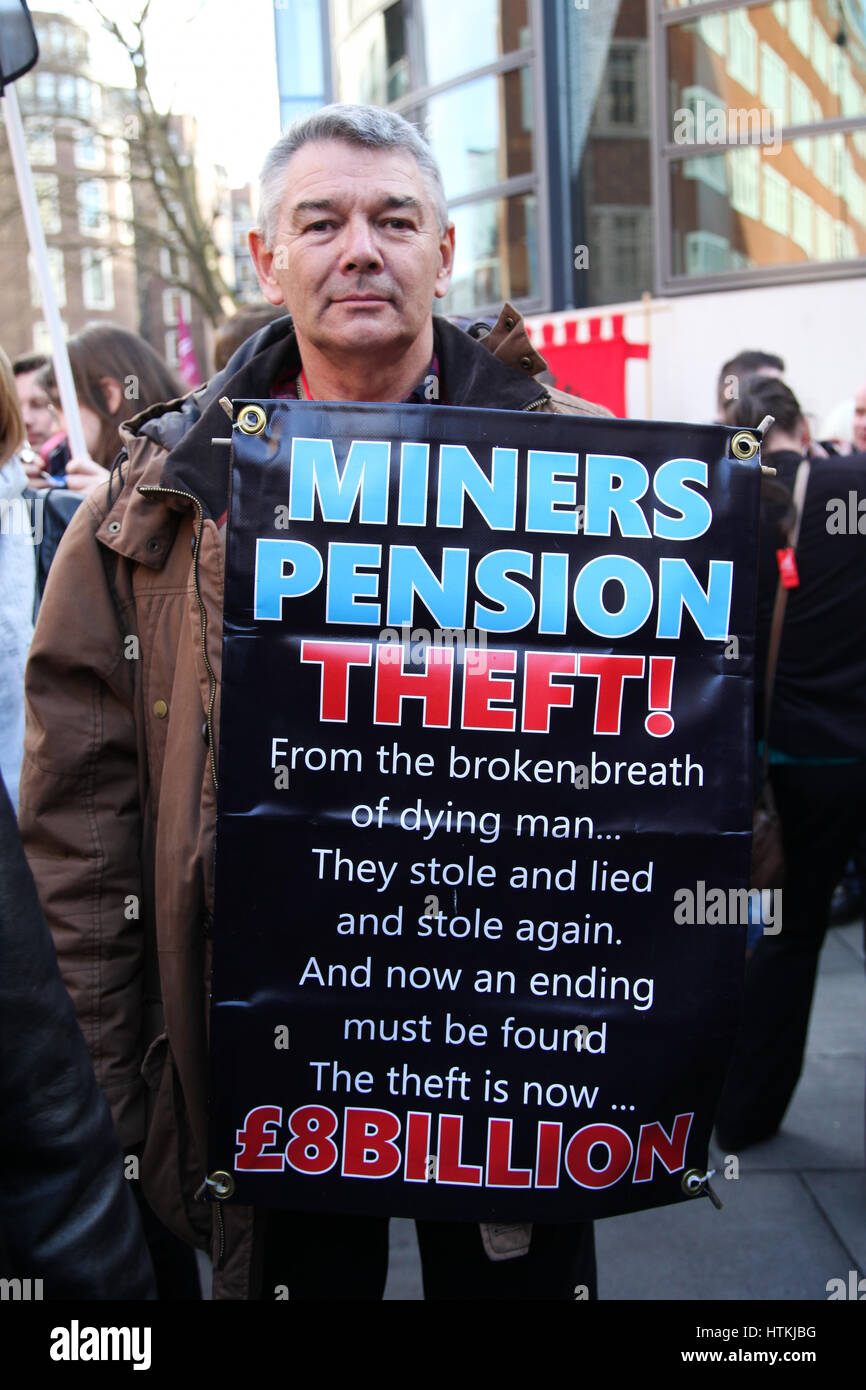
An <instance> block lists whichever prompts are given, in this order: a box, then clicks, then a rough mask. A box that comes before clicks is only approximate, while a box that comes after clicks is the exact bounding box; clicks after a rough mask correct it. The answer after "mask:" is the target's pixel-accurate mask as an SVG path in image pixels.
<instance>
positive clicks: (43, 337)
mask: <svg viewBox="0 0 866 1390" xmlns="http://www.w3.org/2000/svg"><path fill="white" fill-rule="evenodd" d="M60 333H61V336H62V337H64V338H68V337H69V329H68V328H67V326H66V324H65V323H64V322H63V320H62V319H61V320H60ZM33 351H34V352H41V353H42V354H43V355H44V356H46V357H50V356H51V354H52V352H53V348H52V346H51V334H50V333H49V332H48V324H47V323H46V322H45V320H44V319H39V320H38V321H37V322H36V323H34V325H33Z"/></svg>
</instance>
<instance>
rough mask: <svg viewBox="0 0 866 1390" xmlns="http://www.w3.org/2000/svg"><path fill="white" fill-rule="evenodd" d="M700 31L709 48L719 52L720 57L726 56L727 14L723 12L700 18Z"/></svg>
mask: <svg viewBox="0 0 866 1390" xmlns="http://www.w3.org/2000/svg"><path fill="white" fill-rule="evenodd" d="M697 28H698V33H699V34H700V36H701V38H702V39H703V41H704V43H705V44H706V45H707V47H708V48H711V49H712V50H713V52H714V53H718V55H719V57H720V58H724V56H725V16H724V15H723V14H708V15H704V16H703V18H702V19H699V20H698V25H697Z"/></svg>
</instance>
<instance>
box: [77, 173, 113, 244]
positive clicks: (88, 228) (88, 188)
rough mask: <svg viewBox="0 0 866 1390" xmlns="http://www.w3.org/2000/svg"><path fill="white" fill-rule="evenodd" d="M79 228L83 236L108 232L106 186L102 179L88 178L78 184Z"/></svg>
mask: <svg viewBox="0 0 866 1390" xmlns="http://www.w3.org/2000/svg"><path fill="white" fill-rule="evenodd" d="M78 228H79V231H80V232H81V233H82V235H83V236H105V235H106V234H107V232H108V211H107V198H106V188H105V184H104V183H103V182H102V179H88V180H87V181H86V182H84V183H80V184H79V185H78Z"/></svg>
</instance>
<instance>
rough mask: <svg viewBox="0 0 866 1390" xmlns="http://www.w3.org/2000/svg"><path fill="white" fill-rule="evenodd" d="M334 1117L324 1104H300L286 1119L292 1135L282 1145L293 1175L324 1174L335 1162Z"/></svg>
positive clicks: (335, 1124)
mask: <svg viewBox="0 0 866 1390" xmlns="http://www.w3.org/2000/svg"><path fill="white" fill-rule="evenodd" d="M336 1129H337V1117H336V1115H335V1114H334V1112H333V1110H329V1109H328V1108H327V1106H325V1105H301V1106H299V1107H298V1109H297V1110H293V1111H292V1114H291V1115H290V1116H289V1131H290V1133H291V1134H293V1135H294V1138H293V1139H290V1140H289V1142H288V1144H287V1145H286V1160H287V1162H288V1164H289V1166H290V1167H291V1168H294V1170H295V1172H296V1173H310V1174H313V1175H316V1174H319V1173H327V1172H328V1171H329V1170H330V1169H331V1168H333V1166H334V1164H335V1163H336V1161H337V1158H338V1154H337V1146H336V1144H335V1143H334V1141H333V1140H332V1138H331V1135H332V1134H335V1133H336Z"/></svg>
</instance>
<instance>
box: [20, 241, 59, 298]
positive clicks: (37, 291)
mask: <svg viewBox="0 0 866 1390" xmlns="http://www.w3.org/2000/svg"><path fill="white" fill-rule="evenodd" d="M46 254H47V257H48V274H49V276H50V279H51V286H52V288H53V290H54V298H55V299H56V301H57V307H58V309H65V307H66V275H65V272H64V267H63V252H62V251H61V249H60V247H59V246H49V247H47V248H46ZM27 268H28V270H29V272H30V303H31V304H32V306H33V308H34V309H41V308H42V290H41V288H40V286H39V280H38V278H37V275H36V263H35V261H34V260H33V255H32V253H31V252H28V254H27Z"/></svg>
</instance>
